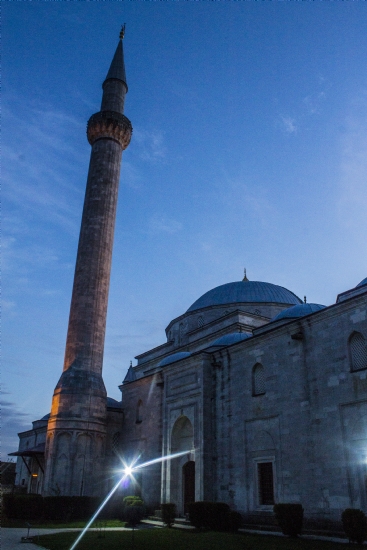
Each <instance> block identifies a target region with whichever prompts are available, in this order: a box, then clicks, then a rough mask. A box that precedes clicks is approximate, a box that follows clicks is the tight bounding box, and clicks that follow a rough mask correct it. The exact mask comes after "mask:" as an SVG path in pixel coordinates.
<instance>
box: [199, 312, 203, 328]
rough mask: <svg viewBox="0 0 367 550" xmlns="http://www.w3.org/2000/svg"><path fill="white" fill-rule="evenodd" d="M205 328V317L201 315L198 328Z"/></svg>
mask: <svg viewBox="0 0 367 550" xmlns="http://www.w3.org/2000/svg"><path fill="white" fill-rule="evenodd" d="M203 326H204V317H202V316H201V315H200V317H199V318H198V328H201V327H203Z"/></svg>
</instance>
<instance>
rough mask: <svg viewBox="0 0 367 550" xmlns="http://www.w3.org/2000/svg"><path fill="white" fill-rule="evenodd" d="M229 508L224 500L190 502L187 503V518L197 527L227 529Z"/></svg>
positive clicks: (216, 529)
mask: <svg viewBox="0 0 367 550" xmlns="http://www.w3.org/2000/svg"><path fill="white" fill-rule="evenodd" d="M229 515H230V509H229V506H228V504H225V503H224V502H207V501H199V502H191V503H190V504H189V519H190V523H191V525H194V527H196V528H197V529H201V528H204V529H210V530H211V531H229V529H230V519H229Z"/></svg>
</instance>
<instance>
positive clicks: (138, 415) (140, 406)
mask: <svg viewBox="0 0 367 550" xmlns="http://www.w3.org/2000/svg"><path fill="white" fill-rule="evenodd" d="M142 409H143V402H142V400H141V399H139V401H138V404H137V406H136V423H137V424H140V422H142V421H143V419H142Z"/></svg>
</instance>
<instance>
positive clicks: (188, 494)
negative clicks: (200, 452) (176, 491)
mask: <svg viewBox="0 0 367 550" xmlns="http://www.w3.org/2000/svg"><path fill="white" fill-rule="evenodd" d="M182 486H183V505H184V514H188V512H189V506H188V505H189V503H190V502H195V462H194V461H193V460H189V462H186V464H184V465H183V466H182Z"/></svg>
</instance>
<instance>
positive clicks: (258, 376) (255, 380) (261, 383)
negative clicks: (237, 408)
mask: <svg viewBox="0 0 367 550" xmlns="http://www.w3.org/2000/svg"><path fill="white" fill-rule="evenodd" d="M264 393H265V371H264V367H263V366H262V364H261V363H256V365H255V366H254V368H253V369H252V395H264Z"/></svg>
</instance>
